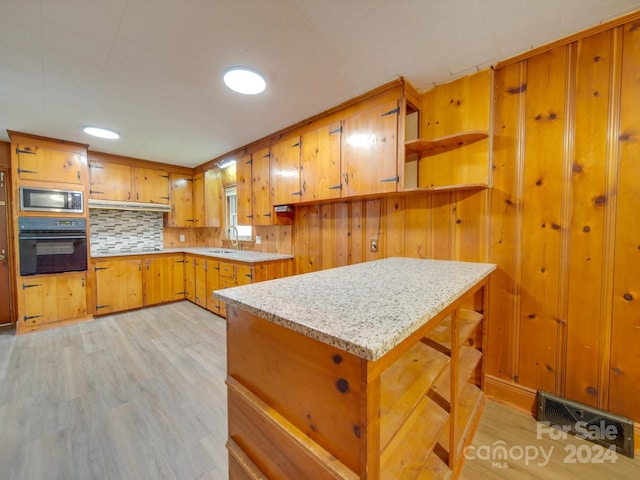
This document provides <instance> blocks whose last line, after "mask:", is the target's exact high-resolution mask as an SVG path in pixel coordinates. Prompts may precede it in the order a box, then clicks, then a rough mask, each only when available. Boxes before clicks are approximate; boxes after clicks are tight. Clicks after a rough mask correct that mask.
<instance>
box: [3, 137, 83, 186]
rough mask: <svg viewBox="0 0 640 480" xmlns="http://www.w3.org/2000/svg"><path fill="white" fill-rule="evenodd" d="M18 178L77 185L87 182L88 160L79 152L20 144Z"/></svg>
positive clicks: (18, 148) (18, 150)
mask: <svg viewBox="0 0 640 480" xmlns="http://www.w3.org/2000/svg"><path fill="white" fill-rule="evenodd" d="M16 154H17V158H18V170H17V172H18V176H19V179H20V180H22V181H24V180H38V181H44V182H57V183H75V184H79V185H83V184H84V183H85V182H86V181H87V158H86V155H83V154H81V153H79V152H73V151H69V150H62V149H60V150H58V149H56V148H51V147H41V146H37V145H25V144H19V145H18V146H17V148H16Z"/></svg>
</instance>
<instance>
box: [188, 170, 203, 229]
mask: <svg viewBox="0 0 640 480" xmlns="http://www.w3.org/2000/svg"><path fill="white" fill-rule="evenodd" d="M191 190H192V199H193V207H192V208H193V226H194V227H204V226H205V212H204V173H198V174H197V175H194V176H193V182H192V184H191Z"/></svg>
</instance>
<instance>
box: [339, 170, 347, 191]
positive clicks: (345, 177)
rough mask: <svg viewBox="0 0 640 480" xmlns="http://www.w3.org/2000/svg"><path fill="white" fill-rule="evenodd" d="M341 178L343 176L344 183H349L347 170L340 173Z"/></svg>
mask: <svg viewBox="0 0 640 480" xmlns="http://www.w3.org/2000/svg"><path fill="white" fill-rule="evenodd" d="M342 178H344V184H345V185H349V174H348V173H347V172H344V173H343V174H342ZM340 188H342V186H340Z"/></svg>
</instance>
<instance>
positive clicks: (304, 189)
mask: <svg viewBox="0 0 640 480" xmlns="http://www.w3.org/2000/svg"><path fill="white" fill-rule="evenodd" d="M302 191H303V192H306V191H307V181H306V180H304V181H303V182H302Z"/></svg>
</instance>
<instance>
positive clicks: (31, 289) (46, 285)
mask: <svg viewBox="0 0 640 480" xmlns="http://www.w3.org/2000/svg"><path fill="white" fill-rule="evenodd" d="M22 292H23V306H24V308H23V312H24V314H23V315H22V317H21V318H20V319H19V322H18V332H19V333H23V332H25V331H31V330H38V329H41V328H43V327H45V326H47V325H50V324H54V323H56V324H60V323H66V322H67V321H71V320H74V319H83V318H85V317H86V316H87V294H86V274H85V272H71V273H62V274H59V275H38V276H32V277H23V278H22Z"/></svg>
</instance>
